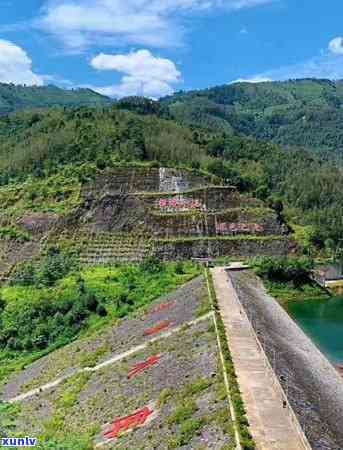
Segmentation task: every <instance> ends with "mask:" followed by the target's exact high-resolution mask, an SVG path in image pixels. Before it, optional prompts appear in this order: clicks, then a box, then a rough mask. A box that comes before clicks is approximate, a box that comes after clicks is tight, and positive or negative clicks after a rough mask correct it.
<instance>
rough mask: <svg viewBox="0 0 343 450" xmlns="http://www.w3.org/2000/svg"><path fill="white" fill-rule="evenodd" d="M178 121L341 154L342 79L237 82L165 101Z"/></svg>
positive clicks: (182, 94)
mask: <svg viewBox="0 0 343 450" xmlns="http://www.w3.org/2000/svg"><path fill="white" fill-rule="evenodd" d="M164 105H165V106H166V108H167V109H168V111H169V112H170V114H171V115H172V116H173V117H175V118H176V119H177V120H180V121H182V122H186V123H188V124H191V125H201V126H204V127H207V128H211V129H216V130H223V131H226V132H230V131H232V129H234V130H235V131H237V132H239V133H242V134H244V135H247V136H254V137H256V138H257V139H264V140H272V141H273V142H274V143H277V144H281V145H282V146H287V147H289V146H303V147H305V148H308V149H310V150H316V151H318V152H320V153H322V154H326V153H331V154H334V155H335V156H338V157H339V159H341V155H342V152H343V129H342V126H341V125H342V121H343V81H337V82H333V81H329V80H314V79H305V80H293V81H287V82H265V83H256V84H255V83H236V84H231V85H224V86H219V87H214V88H211V89H206V90H202V91H192V92H187V93H182V92H181V93H177V94H175V95H174V96H171V97H168V98H166V99H165V100H164Z"/></svg>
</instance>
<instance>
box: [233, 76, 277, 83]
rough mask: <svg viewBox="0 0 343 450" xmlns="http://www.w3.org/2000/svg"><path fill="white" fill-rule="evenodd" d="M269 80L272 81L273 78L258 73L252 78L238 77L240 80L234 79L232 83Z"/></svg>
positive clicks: (264, 81)
mask: <svg viewBox="0 0 343 450" xmlns="http://www.w3.org/2000/svg"><path fill="white" fill-rule="evenodd" d="M267 81H272V79H271V78H267V77H264V76H259V75H256V76H255V77H251V78H238V80H235V81H232V82H231V83H230V84H233V83H266V82H267Z"/></svg>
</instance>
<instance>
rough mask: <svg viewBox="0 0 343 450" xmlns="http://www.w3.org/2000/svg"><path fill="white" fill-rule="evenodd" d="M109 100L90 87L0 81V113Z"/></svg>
mask: <svg viewBox="0 0 343 450" xmlns="http://www.w3.org/2000/svg"><path fill="white" fill-rule="evenodd" d="M110 102H111V101H110V100H109V99H108V98H107V97H104V96H102V95H100V94H98V93H96V92H94V91H91V90H90V89H76V90H74V89H73V90H65V89H60V88H58V87H56V86H52V85H50V86H20V85H19V86H17V85H14V84H5V83H0V115H1V114H8V113H10V112H13V111H17V110H19V109H24V108H44V107H50V106H55V105H58V106H66V107H72V106H106V105H108V104H109V103H110Z"/></svg>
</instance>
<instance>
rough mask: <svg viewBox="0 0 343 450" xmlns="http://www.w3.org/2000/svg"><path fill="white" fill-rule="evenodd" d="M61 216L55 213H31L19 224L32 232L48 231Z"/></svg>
mask: <svg viewBox="0 0 343 450" xmlns="http://www.w3.org/2000/svg"><path fill="white" fill-rule="evenodd" d="M58 219H59V216H58V215H57V214H53V213H31V214H27V215H25V216H23V217H22V218H21V219H20V220H19V221H18V225H19V226H21V227H23V228H24V229H25V230H27V231H30V232H31V233H42V232H46V231H48V230H49V229H50V228H51V227H52V226H53V225H55V224H56V223H57V221H58Z"/></svg>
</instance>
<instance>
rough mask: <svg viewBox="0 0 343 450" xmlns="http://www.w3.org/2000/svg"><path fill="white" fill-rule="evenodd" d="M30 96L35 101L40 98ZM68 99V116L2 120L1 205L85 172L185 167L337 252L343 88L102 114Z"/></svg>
mask: <svg viewBox="0 0 343 450" xmlns="http://www.w3.org/2000/svg"><path fill="white" fill-rule="evenodd" d="M9 89H10V88H9ZM11 89H12V88H11ZM18 89H19V88H18ZM25 89H29V92H30V95H33V94H32V93H33V89H34V88H24V87H20V90H23V91H25ZM36 89H38V88H36ZM39 89H41V88H39ZM0 91H1V89H0ZM63 92H64V93H65V92H66V91H62V93H63ZM81 92H82V91H81ZM87 92H88V93H89V92H91V91H87ZM78 93H79V94H80V91H74V93H73V95H75V96H77V95H78ZM63 95H66V96H68V95H70V93H69V92H67V93H65V94H63ZM63 95H62V97H61V103H62V107H58V106H54V107H49V108H44V109H43V108H40V109H32V108H31V109H25V110H20V111H17V112H14V113H11V114H8V115H3V116H1V117H0V185H1V186H2V187H1V188H0V197H1V199H2V200H3V201H6V195H7V194H6V193H7V192H10V187H11V186H14V185H17V186H18V184H19V183H23V182H25V180H27V179H30V180H32V179H33V180H46V179H48V177H53V176H55V175H56V174H58V176H59V177H63V176H64V174H65V173H68V176H70V174H71V173H72V174H73V176H74V175H75V176H76V177H78V178H79V179H80V181H83V178H85V177H86V176H87V173H86V171H85V170H84V168H85V167H86V166H87V170H89V169H91V168H92V167H97V168H98V169H103V168H106V167H107V166H111V165H115V164H119V163H120V164H122V163H131V162H141V163H145V162H148V163H150V164H153V165H159V164H160V165H170V166H186V167H189V168H192V169H193V170H202V171H204V172H207V173H212V174H215V175H217V176H220V177H222V178H223V179H224V180H225V181H226V182H227V183H230V184H234V185H236V186H237V187H238V188H239V189H240V190H241V191H249V192H251V193H252V194H254V195H256V196H257V197H258V198H260V199H262V200H265V201H266V202H268V203H269V204H270V205H271V206H273V207H274V208H277V209H278V210H279V212H282V214H283V215H284V216H285V217H286V218H287V220H288V222H289V223H290V224H291V226H293V228H294V230H295V232H296V234H298V237H299V239H300V240H302V242H303V244H304V247H305V248H310V247H312V246H313V245H315V246H317V247H324V246H326V247H328V248H334V247H335V245H336V243H337V242H338V241H339V239H340V238H341V236H342V230H343V219H342V217H343V214H342V213H343V196H342V191H341V186H342V184H343V173H342V168H341V165H340V161H339V159H340V156H341V150H340V146H341V143H342V142H343V131H342V130H341V129H340V128H339V122H340V120H339V118H340V116H341V115H342V114H343V112H342V111H343V110H342V108H341V105H342V104H343V83H340V82H338V83H332V82H329V81H320V80H319V81H318V80H317V81H315V80H302V81H292V82H288V83H262V84H257V85H255V84H254V85H251V84H236V85H229V86H223V87H218V88H213V89H209V90H206V91H199V92H190V93H178V94H175V95H174V96H172V97H168V98H165V99H162V100H161V101H152V100H147V99H142V98H127V99H123V100H121V101H118V102H112V103H111V104H109V105H108V104H107V103H108V101H107V99H106V98H103V97H101V96H100V99H104V100H101V101H100V103H98V104H97V107H93V106H84V105H83V103H82V98H81V97H82V96H83V95H84V93H82V95H81V97H80V103H79V105H78V106H75V107H68V108H67V107H66V106H65V104H64V103H63V102H64V100H63ZM94 95H95V96H97V94H94ZM56 101H57V100H56ZM102 101H103V102H104V103H103V104H102V105H101V102H102ZM36 103H37V102H33V105H36ZM329 111H331V112H330V113H329ZM306 136H308V138H307V137H306ZM330 136H331V138H330ZM66 176H67V175H66ZM32 195H34V194H32ZM2 214H4V210H3V211H2Z"/></svg>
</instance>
